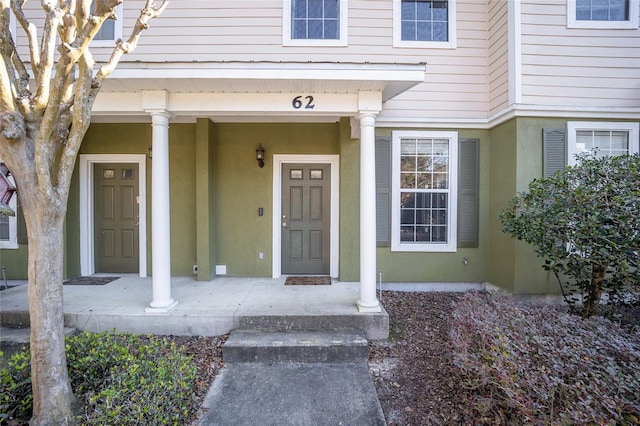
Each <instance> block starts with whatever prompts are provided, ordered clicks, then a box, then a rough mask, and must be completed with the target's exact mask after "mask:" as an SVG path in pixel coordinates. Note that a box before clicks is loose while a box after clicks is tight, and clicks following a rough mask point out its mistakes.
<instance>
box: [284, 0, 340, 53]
mask: <svg viewBox="0 0 640 426" xmlns="http://www.w3.org/2000/svg"><path fill="white" fill-rule="evenodd" d="M347 9H348V6H347V0H283V10H284V19H283V25H284V28H283V44H284V45H285V46H314V45H317V46H346V45H347Z"/></svg>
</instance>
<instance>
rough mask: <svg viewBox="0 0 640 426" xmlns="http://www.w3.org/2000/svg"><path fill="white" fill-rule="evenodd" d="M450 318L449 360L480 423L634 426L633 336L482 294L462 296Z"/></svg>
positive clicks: (638, 416) (639, 353) (637, 370)
mask: <svg viewBox="0 0 640 426" xmlns="http://www.w3.org/2000/svg"><path fill="white" fill-rule="evenodd" d="M453 317H454V320H453V326H452V329H451V332H450V337H451V342H452V347H453V361H454V364H455V365H456V366H457V367H458V373H459V376H460V377H459V380H460V383H461V385H462V388H463V389H465V395H464V399H465V400H466V402H467V403H468V405H469V406H470V407H471V409H472V411H473V415H474V417H475V418H477V419H478V423H484V424H516V423H517V424H542V425H555V424H601V425H604V424H620V425H631V424H639V423H640V402H639V401H640V338H639V337H638V335H637V334H630V333H627V332H625V331H624V330H622V329H620V327H618V326H617V325H616V324H614V323H612V322H611V321H609V320H606V319H604V318H601V317H593V318H589V319H585V320H582V319H580V318H579V317H578V316H576V315H572V314H569V313H566V312H563V311H561V310H559V309H558V308H557V307H552V306H547V305H541V304H531V303H529V304H526V303H521V302H518V301H516V300H514V299H513V298H510V297H506V296H499V295H490V294H481V293H470V294H467V295H465V296H464V297H462V298H461V299H460V300H459V301H458V303H457V304H456V308H455V310H454V312H453Z"/></svg>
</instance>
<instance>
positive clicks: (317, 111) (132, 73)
mask: <svg viewBox="0 0 640 426" xmlns="http://www.w3.org/2000/svg"><path fill="white" fill-rule="evenodd" d="M425 72H426V65H425V64H424V63H422V64H397V63H394V64H391V63H376V64H372V63H329V62H304V63H302V62H216V63H188V64H187V63H184V64H181V63H123V64H121V67H120V68H118V69H116V70H115V71H114V73H113V74H112V75H111V76H110V77H109V78H108V79H107V80H106V81H105V83H104V85H103V87H102V89H101V92H100V94H99V95H98V98H97V99H96V102H95V105H94V108H93V119H92V120H93V121H95V122H108V121H118V122H122V121H149V115H148V111H149V107H148V105H147V104H148V102H147V101H146V100H145V93H146V94H148V93H154V94H155V95H154V96H155V98H157V96H158V94H162V93H163V94H164V95H163V97H164V99H163V100H162V101H161V104H162V105H164V108H165V109H166V111H167V112H169V113H170V114H171V115H172V121H192V120H194V119H195V118H196V117H209V118H211V119H212V120H214V121H329V120H337V119H339V118H340V117H344V116H353V115H355V114H356V113H357V111H358V105H359V101H358V97H359V94H361V93H363V92H366V93H372V92H373V93H378V94H379V95H378V96H379V98H380V100H381V102H385V101H387V100H389V99H391V98H393V97H395V96H397V95H399V94H400V93H402V92H404V91H406V90H408V89H410V88H412V87H414V86H415V85H417V84H419V83H422V82H424V80H425ZM296 96H301V97H302V98H301V99H302V102H307V101H308V100H306V101H305V98H306V97H307V96H312V97H313V99H314V104H313V105H314V108H304V107H305V106H306V104H303V105H302V107H301V108H298V109H296V108H295V107H292V102H293V99H294V98H295V97H296ZM292 112H293V113H295V114H293V115H292Z"/></svg>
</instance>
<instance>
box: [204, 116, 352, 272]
mask: <svg viewBox="0 0 640 426" xmlns="http://www.w3.org/2000/svg"><path fill="white" fill-rule="evenodd" d="M212 139H213V143H214V145H215V170H216V171H215V191H214V192H215V199H216V201H215V212H214V215H215V218H216V221H215V234H216V238H215V241H216V242H215V252H216V264H217V265H226V269H227V276H230V277H269V276H271V275H272V221H273V212H272V197H273V183H272V182H273V160H272V159H273V155H274V154H338V153H339V149H340V143H339V133H338V125H337V124H277V123H272V124H218V123H216V124H214V125H213V138H212ZM258 144H262V146H263V148H264V149H265V150H266V155H265V157H266V159H265V166H264V167H263V168H259V167H258V164H257V161H256V151H255V150H256V148H257V147H258ZM260 207H262V208H263V209H264V215H263V216H259V215H258V209H259V208H260ZM260 252H262V253H263V254H264V257H263V259H260V258H259V253H260Z"/></svg>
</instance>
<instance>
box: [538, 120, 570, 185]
mask: <svg viewBox="0 0 640 426" xmlns="http://www.w3.org/2000/svg"><path fill="white" fill-rule="evenodd" d="M566 166H567V129H542V176H543V177H549V176H551V175H553V174H554V173H555V172H557V171H558V170H562V169H564V168H565V167H566Z"/></svg>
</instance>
